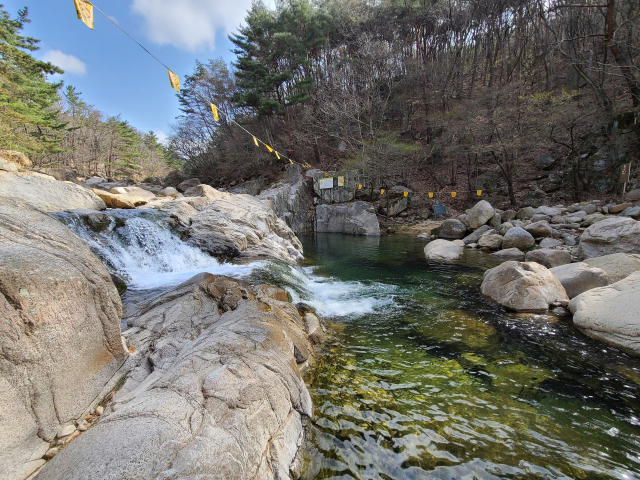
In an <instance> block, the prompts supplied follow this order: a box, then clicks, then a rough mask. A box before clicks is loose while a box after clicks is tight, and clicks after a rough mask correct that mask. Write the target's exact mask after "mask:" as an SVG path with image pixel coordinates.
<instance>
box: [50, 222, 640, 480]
mask: <svg viewBox="0 0 640 480" xmlns="http://www.w3.org/2000/svg"><path fill="white" fill-rule="evenodd" d="M109 216H110V220H109V222H110V223H109V225H108V227H106V228H105V229H104V230H103V231H101V232H100V233H96V232H93V231H91V230H90V229H89V228H87V227H86V226H85V225H84V224H83V222H82V221H81V219H80V218H79V217H78V216H77V215H74V214H60V215H59V218H60V220H61V221H63V222H64V223H66V224H67V225H68V226H69V228H71V229H72V230H73V231H74V232H75V233H77V234H78V235H79V236H81V237H82V238H83V239H84V240H85V241H86V242H87V244H88V245H89V247H90V248H91V249H92V251H93V252H94V253H96V254H97V255H98V256H99V257H100V258H101V259H102V261H103V262H104V263H105V265H107V267H108V268H109V269H110V270H111V272H112V273H116V274H118V275H119V276H120V277H121V278H123V279H124V280H125V281H126V283H127V284H128V285H129V292H127V294H126V295H125V298H124V304H125V308H126V304H127V302H128V296H130V295H133V296H135V294H136V291H139V290H148V289H157V288H166V287H168V286H171V285H176V284H178V283H181V282H183V281H185V280H187V279H189V278H191V277H192V276H193V275H195V274H197V273H199V272H203V271H208V272H211V273H214V274H222V275H229V276H232V277H236V278H243V279H246V280H249V281H251V282H254V283H258V282H264V283H271V284H273V285H276V286H280V287H283V288H285V289H287V290H288V291H289V293H290V294H291V296H292V299H293V301H294V302H304V303H306V304H308V305H309V306H311V307H312V308H314V309H315V311H316V312H317V313H318V315H319V316H320V317H321V318H322V320H323V321H324V323H325V326H326V329H327V336H328V340H327V342H326V343H325V344H323V345H322V346H321V347H320V348H319V349H318V351H317V355H316V359H315V362H314V364H313V366H312V368H311V369H310V370H309V371H308V372H307V374H306V382H307V385H308V387H309V390H310V393H311V397H312V399H313V403H314V415H313V418H312V420H311V425H310V433H309V436H308V441H307V444H306V446H305V451H304V458H305V462H306V463H305V473H304V476H303V478H304V479H305V480H311V479H335V480H338V479H339V480H347V479H372V480H373V479H375V480H378V479H384V480H388V479H399V480H400V479H401V480H405V479H407V480H412V479H447V480H448V479H457V480H474V479H477V480H490V479H491V480H492V479H506V478H508V479H624V480H628V479H640V421H639V419H640V403H639V402H638V397H639V395H640V360H639V359H637V358H634V357H631V356H628V355H627V354H625V353H623V352H621V351H619V350H617V349H615V348H613V347H610V346H608V345H606V344H604V343H601V342H598V341H595V340H592V339H589V338H587V337H585V336H584V335H582V334H581V333H580V332H579V331H578V330H577V329H575V328H574V327H573V326H572V324H571V320H570V319H558V318H556V317H553V316H546V315H518V314H514V313H508V312H506V311H505V310H504V309H502V308H501V307H498V306H496V305H494V304H492V303H490V302H489V301H487V300H485V299H483V297H482V295H481V294H480V284H481V283H482V275H483V273H484V271H486V269H487V268H490V267H492V266H494V265H492V264H491V263H490V258H491V257H490V256H489V255H484V254H482V253H479V252H472V251H467V252H466V253H465V256H464V257H463V259H462V260H461V261H459V262H457V263H456V264H436V263H429V262H427V261H426V260H425V257H424V253H423V248H424V241H421V240H418V239H416V238H415V237H411V236H407V235H396V236H382V237H379V238H378V237H369V238H367V237H353V236H345V235H331V234H322V235H321V234H318V235H308V236H301V240H302V242H303V244H304V248H305V259H306V260H305V263H304V264H303V265H300V266H291V265H286V264H284V263H279V262H275V261H269V260H263V261H258V262H251V263H244V264H241V265H235V264H228V263H220V262H218V261H217V260H215V259H214V258H212V257H210V256H209V255H207V254H205V253H203V252H201V251H200V250H198V249H196V248H195V247H193V246H190V245H189V244H187V243H185V242H183V241H182V240H181V239H180V238H179V237H178V236H177V235H176V234H175V233H174V232H173V231H172V229H171V228H170V225H169V224H168V223H167V222H166V219H164V218H163V217H161V216H159V215H157V214H155V213H153V212H145V211H118V210H114V211H110V212H109Z"/></svg>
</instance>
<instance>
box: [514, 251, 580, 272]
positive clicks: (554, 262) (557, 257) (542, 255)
mask: <svg viewBox="0 0 640 480" xmlns="http://www.w3.org/2000/svg"><path fill="white" fill-rule="evenodd" d="M525 261H527V262H536V263H539V264H540V265H544V266H545V267H547V268H553V267H559V266H560V265H565V264H567V263H571V254H570V253H569V252H567V251H566V250H554V249H550V248H540V249H538V250H532V251H530V252H527V256H526V257H525Z"/></svg>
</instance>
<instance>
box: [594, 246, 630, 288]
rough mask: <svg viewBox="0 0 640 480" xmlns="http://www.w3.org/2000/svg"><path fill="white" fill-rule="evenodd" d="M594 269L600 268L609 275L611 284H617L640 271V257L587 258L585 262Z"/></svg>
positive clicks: (609, 256) (625, 255)
mask: <svg viewBox="0 0 640 480" xmlns="http://www.w3.org/2000/svg"><path fill="white" fill-rule="evenodd" d="M584 262H585V263H586V264H588V265H591V266H592V267H596V268H600V269H602V270H604V271H605V272H606V273H607V277H608V278H609V283H616V282H619V281H620V280H623V279H625V278H627V277H628V276H629V275H631V274H632V273H634V272H638V271H640V255H638V254H629V253H614V254H613V255H604V256H602V257H594V258H587V259H586V260H585V261H584Z"/></svg>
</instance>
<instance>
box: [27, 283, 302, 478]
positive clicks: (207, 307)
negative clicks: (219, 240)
mask: <svg viewBox="0 0 640 480" xmlns="http://www.w3.org/2000/svg"><path fill="white" fill-rule="evenodd" d="M257 290H258V289H254V288H253V287H251V286H250V285H248V284H245V283H243V282H239V281H236V280H232V279H230V278H226V277H220V276H214V275H210V274H201V275H198V276H196V277H194V278H193V279H191V280H189V281H187V282H185V283H184V284H182V285H180V286H178V287H176V288H174V289H171V290H169V291H168V292H165V293H162V294H158V293H151V294H142V296H141V297H140V298H139V299H138V300H137V302H136V305H135V306H133V305H132V308H131V310H130V311H129V313H128V315H130V316H127V317H126V318H125V320H126V321H127V323H128V325H130V327H131V328H129V329H128V330H127V331H126V332H124V335H125V336H126V337H127V341H128V343H129V344H131V345H134V346H136V348H137V354H136V355H135V356H132V357H131V359H130V361H129V362H130V364H129V368H133V370H132V372H131V374H130V375H129V376H128V377H127V381H126V382H125V384H124V385H123V386H122V388H121V389H120V390H119V391H118V392H117V393H116V394H115V396H114V397H113V402H112V404H110V406H109V407H108V408H107V409H105V412H104V415H103V416H102V417H100V420H99V421H98V422H97V423H96V424H95V425H94V426H92V428H90V429H89V430H88V431H87V432H85V433H83V434H82V435H80V436H79V437H78V438H76V439H75V440H74V441H73V442H71V443H69V444H68V445H67V446H66V447H65V448H64V449H63V450H61V451H60V452H59V453H58V454H57V455H56V456H55V457H54V458H53V459H52V460H51V462H49V463H48V464H47V465H46V466H45V467H44V468H43V469H42V470H41V471H40V472H39V474H38V477H39V479H40V480H54V479H55V480H59V479H75V478H82V479H84V480H103V479H105V478H114V479H116V478H118V479H124V478H127V479H130V480H143V479H151V478H165V479H171V478H173V479H178V478H181V479H186V478H192V479H195V478H202V479H205V478H207V479H221V480H222V479H245V478H260V479H265V480H275V479H288V478H289V471H290V469H292V468H294V469H295V468H296V461H297V457H298V450H299V447H300V446H302V445H303V443H304V434H305V433H304V432H305V429H304V425H303V422H306V421H308V419H309V418H310V416H311V415H312V403H311V397H310V395H309V393H308V391H307V388H306V386H305V383H304V381H303V379H302V372H303V371H304V370H305V369H306V368H307V366H308V365H307V362H306V361H303V362H302V363H299V362H298V360H297V357H299V358H300V359H302V358H312V357H313V350H312V345H311V342H310V341H309V339H308V334H307V333H306V331H305V322H304V321H303V319H302V318H301V317H300V315H299V313H298V310H297V308H296V307H294V306H293V305H292V304H290V303H288V302H281V301H278V300H274V299H272V298H270V297H269V296H267V295H266V294H265V295H264V296H262V295H260V294H259V293H258V291H257ZM265 292H266V291H265ZM231 294H233V295H234V296H235V297H237V298H238V300H237V303H235V302H234V305H229V304H228V303H227V301H226V300H225V297H229V296H232V295H231ZM225 306H226V307H231V306H234V307H235V308H225ZM296 353H297V355H296ZM89 467H90V468H89Z"/></svg>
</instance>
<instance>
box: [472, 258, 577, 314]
mask: <svg viewBox="0 0 640 480" xmlns="http://www.w3.org/2000/svg"><path fill="white" fill-rule="evenodd" d="M481 291H482V294H483V295H485V296H487V297H489V298H491V299H493V300H494V301H496V302H497V303H499V304H500V305H502V306H503V307H505V308H507V309H509V310H513V311H516V312H527V313H547V312H548V311H549V305H552V304H554V303H558V302H563V301H564V302H567V301H568V300H569V298H568V297H567V293H566V291H565V289H564V287H563V286H562V284H561V283H560V281H559V280H558V279H557V278H556V277H555V276H553V274H552V273H551V272H550V271H549V270H548V269H547V268H545V267H543V266H542V265H540V264H538V263H535V262H530V263H527V262H524V263H521V262H514V261H510V262H505V263H503V264H502V265H500V266H498V267H495V268H492V269H491V270H487V271H486V272H485V274H484V278H483V281H482V286H481Z"/></svg>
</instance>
